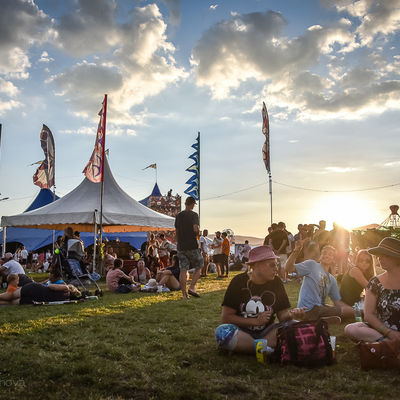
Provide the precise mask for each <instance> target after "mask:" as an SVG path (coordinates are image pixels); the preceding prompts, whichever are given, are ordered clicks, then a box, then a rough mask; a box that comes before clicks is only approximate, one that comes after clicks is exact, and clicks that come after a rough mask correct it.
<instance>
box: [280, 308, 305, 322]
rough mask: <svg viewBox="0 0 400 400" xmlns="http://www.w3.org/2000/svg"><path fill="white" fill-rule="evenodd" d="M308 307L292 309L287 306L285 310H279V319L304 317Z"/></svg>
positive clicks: (288, 319) (286, 319) (287, 319)
mask: <svg viewBox="0 0 400 400" xmlns="http://www.w3.org/2000/svg"><path fill="white" fill-rule="evenodd" d="M306 310H307V309H306V308H305V307H302V308H293V309H292V310H290V309H289V308H286V309H285V310H281V311H278V312H277V315H278V319H279V321H281V322H282V321H290V320H292V319H302V318H303V317H304V313H305V311H306Z"/></svg>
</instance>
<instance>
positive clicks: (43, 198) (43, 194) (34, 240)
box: [0, 189, 147, 251]
mask: <svg viewBox="0 0 400 400" xmlns="http://www.w3.org/2000/svg"><path fill="white" fill-rule="evenodd" d="M57 199H59V197H58V196H56V200H57ZM52 202H53V192H52V191H51V190H49V189H40V192H39V193H38V195H37V196H36V197H35V199H34V200H33V201H32V203H31V204H30V206H29V207H28V208H27V209H26V210H25V211H24V212H28V211H32V210H35V209H37V208H40V207H43V206H45V205H47V204H49V203H52ZM63 234H64V232H63V231H55V236H54V237H55V238H57V236H62V235H63ZM103 237H106V238H107V239H108V240H110V241H111V240H115V239H117V238H118V239H119V240H120V241H121V242H129V244H130V245H131V246H134V247H136V248H137V249H140V246H141V245H142V243H143V242H145V241H146V240H147V234H146V232H123V233H122V232H121V233H103ZM81 239H82V240H83V243H84V245H85V247H86V246H89V245H91V244H93V239H94V234H93V233H91V232H82V233H81ZM6 241H7V242H8V243H10V242H18V243H22V244H23V245H24V246H25V248H26V249H27V250H28V251H32V250H36V249H39V248H41V247H44V246H47V245H50V244H52V243H53V231H52V230H47V229H30V228H13V227H8V228H7V234H6ZM0 243H3V230H1V231H0Z"/></svg>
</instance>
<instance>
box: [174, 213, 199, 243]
mask: <svg viewBox="0 0 400 400" xmlns="http://www.w3.org/2000/svg"><path fill="white" fill-rule="evenodd" d="M193 225H199V216H198V215H197V213H195V212H194V211H191V210H183V211H181V212H180V213H179V214H178V215H177V216H176V218H175V229H176V230H177V239H178V246H177V247H178V250H180V251H181V250H194V249H197V248H198V247H199V245H198V243H197V239H196V234H195V232H194V230H193Z"/></svg>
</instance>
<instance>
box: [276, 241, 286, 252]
mask: <svg viewBox="0 0 400 400" xmlns="http://www.w3.org/2000/svg"><path fill="white" fill-rule="evenodd" d="M287 245H288V241H287V240H286V239H285V240H283V241H282V244H281V247H279V249H278V254H281V252H282V251H283V249H286V246H287Z"/></svg>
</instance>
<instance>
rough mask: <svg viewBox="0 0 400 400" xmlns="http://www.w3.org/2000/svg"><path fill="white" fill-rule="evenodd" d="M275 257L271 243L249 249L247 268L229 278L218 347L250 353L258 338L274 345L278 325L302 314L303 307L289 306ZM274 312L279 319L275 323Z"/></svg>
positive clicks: (217, 338) (218, 330) (299, 317)
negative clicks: (246, 270)
mask: <svg viewBox="0 0 400 400" xmlns="http://www.w3.org/2000/svg"><path fill="white" fill-rule="evenodd" d="M278 258H279V257H277V256H276V255H275V253H274V252H273V251H272V249H271V247H269V246H260V247H256V248H254V249H252V250H251V251H250V253H249V261H248V263H247V264H248V265H249V271H248V272H244V273H242V274H239V275H236V276H235V277H234V278H233V279H232V281H231V282H230V284H229V286H228V288H227V290H226V293H225V297H224V300H223V302H222V318H221V319H222V323H223V324H222V325H220V326H219V327H218V328H217V329H216V331H215V339H216V341H217V344H218V346H219V347H220V348H222V349H226V350H230V351H234V352H241V353H249V354H252V353H253V354H254V353H255V347H256V344H257V342H259V341H260V340H265V341H266V345H267V346H268V347H270V348H274V347H275V346H276V340H277V338H276V336H277V335H276V334H277V330H278V328H279V327H281V326H283V325H284V324H287V323H291V321H292V320H293V319H295V318H298V319H301V318H302V317H303V316H304V310H305V309H304V308H295V309H293V310H290V309H289V308H290V302H289V299H288V296H287V294H286V291H285V288H284V286H283V283H282V281H281V279H280V278H279V277H278V276H277V272H278V265H277V262H276V260H277V259H278ZM275 316H277V317H278V320H279V323H275Z"/></svg>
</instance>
